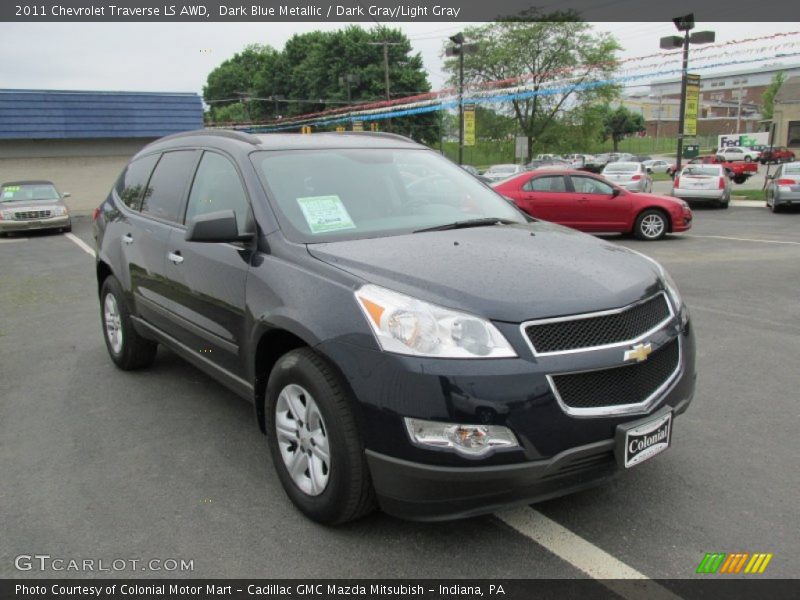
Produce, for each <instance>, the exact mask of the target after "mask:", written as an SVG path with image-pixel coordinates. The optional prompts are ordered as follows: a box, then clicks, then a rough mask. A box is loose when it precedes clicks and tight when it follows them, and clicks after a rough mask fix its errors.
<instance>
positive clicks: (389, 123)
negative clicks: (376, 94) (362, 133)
mask: <svg viewBox="0 0 800 600" xmlns="http://www.w3.org/2000/svg"><path fill="white" fill-rule="evenodd" d="M402 45H403V43H402V42H390V41H388V40H383V41H382V42H367V46H383V76H384V83H385V84H386V99H387V100H391V99H392V91H391V87H390V85H389V46H402ZM386 129H387V130H388V131H391V130H392V120H391V119H386Z"/></svg>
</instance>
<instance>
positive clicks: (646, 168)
mask: <svg viewBox="0 0 800 600" xmlns="http://www.w3.org/2000/svg"><path fill="white" fill-rule="evenodd" d="M645 171H647V172H648V173H652V172H653V169H652V168H651V167H645Z"/></svg>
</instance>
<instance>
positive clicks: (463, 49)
mask: <svg viewBox="0 0 800 600" xmlns="http://www.w3.org/2000/svg"><path fill="white" fill-rule="evenodd" d="M450 41H451V42H453V46H450V47H449V48H447V50H446V54H447V56H456V55H458V164H463V162H464V54H466V53H473V52H477V50H478V45H477V44H465V43H464V34H463V33H461V32H459V33H457V34H455V35H452V36H450Z"/></svg>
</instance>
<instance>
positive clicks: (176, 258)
mask: <svg viewBox="0 0 800 600" xmlns="http://www.w3.org/2000/svg"><path fill="white" fill-rule="evenodd" d="M167 258H168V259H169V260H170V262H171V263H172V264H175V265H179V264H181V263H182V262H183V257H182V256H181V253H180V251H176V252H170V253H168V254H167Z"/></svg>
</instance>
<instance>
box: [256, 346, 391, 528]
mask: <svg viewBox="0 0 800 600" xmlns="http://www.w3.org/2000/svg"><path fill="white" fill-rule="evenodd" d="M292 384H294V385H296V386H300V387H301V388H303V390H307V392H308V394H310V395H311V397H312V398H313V401H314V403H315V404H316V406H317V408H318V410H319V413H320V414H321V415H322V418H323V420H324V426H325V433H326V435H327V442H328V446H329V453H330V466H329V471H328V474H327V476H328V480H327V484H326V485H325V488H324V490H323V491H322V492H321V493H319V494H318V495H310V494H308V493H306V492H305V491H303V490H302V489H300V487H298V485H297V484H296V483H295V482H294V480H293V479H292V476H291V475H290V473H289V470H288V468H287V466H286V464H285V463H284V459H283V457H282V455H281V449H280V446H279V444H278V436H277V433H276V408H277V406H278V397H279V395H280V393H281V391H283V390H284V388H286V387H287V386H289V385H292ZM351 395H352V393H351V392H350V391H349V389H348V387H347V385H346V383H345V382H344V381H343V379H342V377H341V375H339V373H338V372H337V371H336V369H335V368H334V367H333V366H332V365H331V364H330V363H329V362H328V361H327V360H326V359H325V358H323V357H322V356H320V355H319V354H317V353H316V352H314V351H313V350H312V349H310V348H299V349H297V350H292V351H291V352H288V353H287V354H285V355H283V356H282V357H281V358H280V359H279V360H278V362H277V363H276V364H275V367H274V368H273V369H272V372H271V373H270V376H269V381H268V383H267V390H266V398H265V403H266V406H265V414H266V430H267V440H268V444H269V449H270V454H271V455H272V463H273V465H274V467H275V470H276V471H277V473H278V477H279V479H280V480H281V484H282V485H283V489H284V491H285V492H286V495H287V496H289V499H290V500H291V501H292V502H293V503H294V505H295V506H296V507H297V508H298V509H299V510H300V511H301V512H302V513H304V514H305V515H306V516H307V517H309V518H310V519H312V520H314V521H317V522H318V523H323V524H326V525H338V524H341V523H346V522H348V521H353V520H355V519H358V518H360V517H363V516H365V515H367V514H369V513H370V512H372V511H373V510H374V509H375V506H376V501H375V492H374V490H373V488H372V480H371V478H370V475H369V467H368V466H367V461H366V458H365V456H364V443H363V441H362V439H361V434H360V432H359V430H358V425H357V423H356V419H355V416H354V414H353V409H352V403H353V398H352V397H351ZM301 426H302V425H301Z"/></svg>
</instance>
